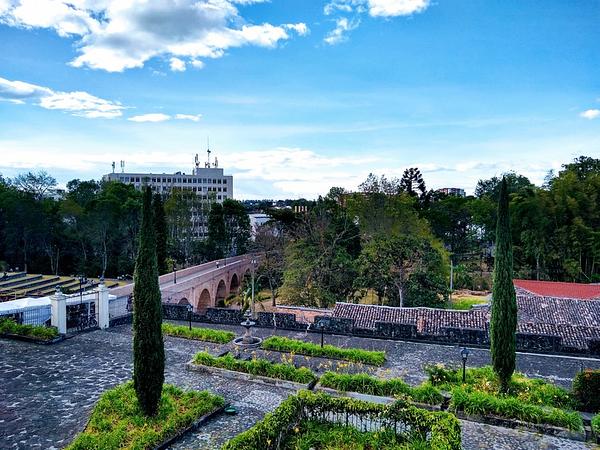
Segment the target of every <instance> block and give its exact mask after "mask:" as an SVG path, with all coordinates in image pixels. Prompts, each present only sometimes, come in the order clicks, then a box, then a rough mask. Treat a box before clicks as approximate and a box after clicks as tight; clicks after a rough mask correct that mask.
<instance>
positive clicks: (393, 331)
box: [373, 322, 417, 339]
mask: <svg viewBox="0 0 600 450" xmlns="http://www.w3.org/2000/svg"><path fill="white" fill-rule="evenodd" d="M373 335H374V336H377V337H383V338H390V339H416V338H417V326H416V325H412V324H408V323H392V322H375V331H374V333H373Z"/></svg>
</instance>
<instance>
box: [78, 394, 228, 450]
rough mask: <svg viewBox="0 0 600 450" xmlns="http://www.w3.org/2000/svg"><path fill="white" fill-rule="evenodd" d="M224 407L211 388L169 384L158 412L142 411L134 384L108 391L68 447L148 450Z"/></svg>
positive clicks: (106, 449)
mask: <svg viewBox="0 0 600 450" xmlns="http://www.w3.org/2000/svg"><path fill="white" fill-rule="evenodd" d="M221 406H223V399H222V398H221V397H218V396H216V395H213V394H211V393H209V392H207V391H202V392H199V391H183V390H181V389H179V388H177V387H175V386H172V385H168V384H165V385H164V386H163V392H162V397H161V400H160V406H159V409H158V413H157V414H156V416H155V417H151V418H148V417H146V416H144V414H143V413H142V412H141V410H140V408H139V406H138V402H137V398H136V396H135V391H134V389H133V383H132V382H128V383H125V384H122V385H120V386H117V387H116V388H114V389H110V390H108V391H106V392H105V393H104V394H102V396H101V397H100V400H98V403H97V404H96V406H95V407H94V410H93V412H92V415H91V418H90V421H89V423H88V425H87V427H86V428H85V430H84V431H83V432H81V433H80V434H79V435H78V436H77V437H76V438H75V440H74V441H73V443H72V444H71V445H69V446H68V447H67V449H68V450H83V449H86V450H92V449H102V450H113V449H114V450H117V449H131V450H133V449H135V450H145V449H150V448H154V447H156V446H157V445H158V444H160V443H162V442H164V441H165V440H167V439H168V438H170V437H172V436H174V435H175V434H176V433H178V432H179V431H180V430H182V429H184V428H187V427H188V426H190V425H191V424H192V423H193V422H194V421H195V420H197V419H198V418H200V417H201V416H203V415H205V414H207V413H209V412H211V411H213V410H215V409H216V408H218V407H221Z"/></svg>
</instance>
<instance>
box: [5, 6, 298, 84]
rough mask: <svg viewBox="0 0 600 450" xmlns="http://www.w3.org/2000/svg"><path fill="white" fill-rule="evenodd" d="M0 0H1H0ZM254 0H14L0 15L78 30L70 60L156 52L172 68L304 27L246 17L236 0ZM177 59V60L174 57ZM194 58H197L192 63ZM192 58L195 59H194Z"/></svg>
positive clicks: (126, 60) (92, 62)
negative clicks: (254, 22) (250, 20)
mask: <svg viewBox="0 0 600 450" xmlns="http://www.w3.org/2000/svg"><path fill="white" fill-rule="evenodd" d="M0 1H2V0H0ZM258 2H259V1H257V0H237V1H236V0H127V1H125V0H13V2H12V3H11V5H10V6H8V7H7V6H4V7H3V9H0V23H4V24H6V25H9V26H18V27H24V28H49V29H53V30H55V31H56V32H57V33H58V35H59V36H63V37H67V36H74V37H76V38H78V42H77V44H78V46H77V49H78V51H79V53H80V55H79V56H78V57H76V58H75V59H74V60H73V61H71V65H73V66H75V67H89V68H92V69H102V70H106V71H109V72H121V71H123V70H125V69H130V68H135V67H143V66H144V64H145V63H146V62H147V61H148V60H150V59H152V58H156V57H167V58H170V59H171V68H172V70H182V68H183V67H185V66H184V63H185V62H186V61H189V62H193V61H196V60H198V58H220V57H222V56H223V55H224V54H225V52H226V51H227V50H228V49H230V48H234V47H241V46H245V45H255V46H259V47H275V46H276V45H277V44H278V43H279V42H281V41H284V40H287V39H289V38H290V34H289V32H290V31H292V32H294V33H296V34H298V35H305V34H307V33H308V27H307V26H306V25H305V24H303V23H297V24H284V25H279V26H277V25H272V24H269V23H263V24H260V25H252V24H248V23H245V21H244V19H243V17H241V16H240V14H239V12H238V9H237V8H236V6H235V4H236V3H241V4H250V3H258ZM175 59H176V60H178V61H181V62H177V61H175V63H173V61H174V60H175ZM196 64H198V63H196ZM196 66H197V65H196Z"/></svg>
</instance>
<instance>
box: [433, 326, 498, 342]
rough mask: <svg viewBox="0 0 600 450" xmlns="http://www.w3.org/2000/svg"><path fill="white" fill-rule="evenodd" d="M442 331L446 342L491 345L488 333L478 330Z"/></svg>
mask: <svg viewBox="0 0 600 450" xmlns="http://www.w3.org/2000/svg"><path fill="white" fill-rule="evenodd" d="M441 331H442V333H441V335H442V336H443V339H444V341H446V342H450V343H454V344H469V345H477V346H487V345H489V344H490V340H489V337H488V334H487V332H486V331H485V330H480V329H478V328H456V327H442V330H441Z"/></svg>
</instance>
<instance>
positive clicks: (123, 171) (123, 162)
mask: <svg viewBox="0 0 600 450" xmlns="http://www.w3.org/2000/svg"><path fill="white" fill-rule="evenodd" d="M121 173H125V161H123V160H121Z"/></svg>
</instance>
